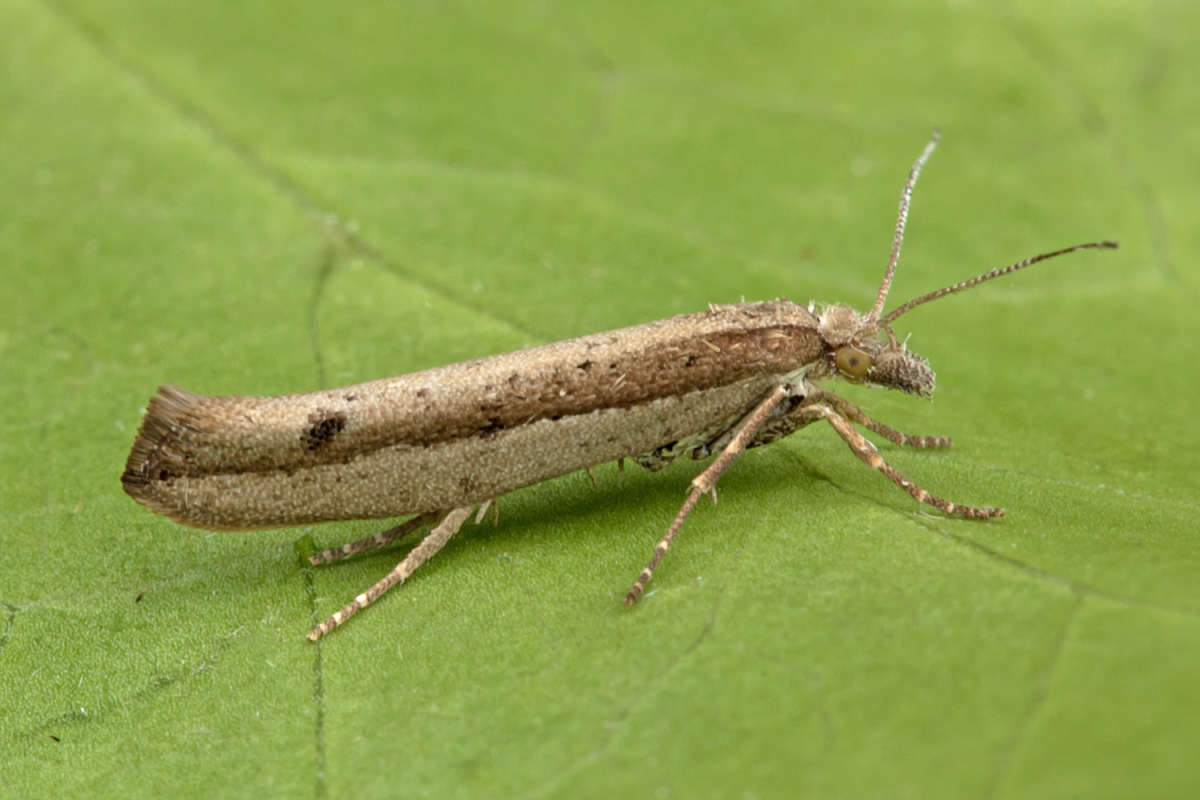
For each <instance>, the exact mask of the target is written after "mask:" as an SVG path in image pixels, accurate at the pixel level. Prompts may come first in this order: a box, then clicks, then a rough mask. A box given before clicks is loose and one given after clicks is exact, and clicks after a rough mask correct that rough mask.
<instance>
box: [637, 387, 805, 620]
mask: <svg viewBox="0 0 1200 800" xmlns="http://www.w3.org/2000/svg"><path fill="white" fill-rule="evenodd" d="M790 394H791V389H790V388H789V387H787V386H777V387H775V389H774V390H772V392H771V393H770V394H769V395H767V396H766V398H765V399H763V401H762V402H761V403H759V404H758V405H757V406H756V407H755V408H754V410H753V411H751V412H750V413H749V414H747V415H746V416H745V417H743V418H742V421H741V422H740V423H738V425H737V427H736V428H735V432H734V434H733V437H732V438H731V439H730V440H729V444H727V445H725V448H724V449H723V450H722V451H721V454H720V455H718V456H717V457H716V458H715V459H714V460H713V462H712V463H711V464H709V465H708V468H707V469H705V470H704V471H703V472H701V473H700V474H699V475H697V476H696V477H695V478H693V479H692V488H691V490H690V491H689V492H688V496H687V499H686V500H684V501H683V507H682V508H680V509H679V513H678V514H676V515H675V519H674V521H672V522H671V526H670V527H669V528H667V532H666V534H665V535H664V536H663V537H662V538H661V539H659V541H658V544H656V545H655V546H654V556H653V557H652V558H651V559H650V561H649V563H647V564H646V566H645V567H644V568H643V569H642V571H641V573H639V574H638V577H637V580H636V581H634V583H633V586H631V587H630V589H629V592H628V593H627V594H626V595H625V606H626V607H628V606H631V605H633V603H634V602H636V601H637V599H638V598H639V597H641V595H642V593H643V592H645V591H646V584H648V583H649V582H650V578H651V576H653V575H654V568H655V567H656V566H658V562H659V560H660V559H661V558H662V557H663V555H665V554H666V552H667V550H668V549H669V548H670V547H671V542H672V540H674V538H675V534H676V533H678V532H679V529H680V528H681V527H682V526H683V521H684V520H686V519H687V518H688V515H689V514H691V513H692V509H693V508H695V507H696V503H697V502H699V500H700V498H701V497H702V496H704V495H705V494H707V493H708V492H714V497H715V490H716V486H717V480H718V479H719V478H720V477H721V473H723V472H724V471H725V470H726V469H728V468H729V465H730V464H732V463H733V461H734V459H736V458H737V457H738V456H739V455H741V453H742V451H743V450H745V449H746V445H748V444H749V443H750V442H751V441H753V440H754V435H755V434H756V433H758V431H759V429H760V428H761V427H762V426H763V423H764V422H766V421H767V419H768V418H769V417H770V416H771V412H772V411H774V410H775V408H776V407H778V406H779V404H780V403H782V402H783V401H784V400H786V399H787V398H788V397H789V396H790Z"/></svg>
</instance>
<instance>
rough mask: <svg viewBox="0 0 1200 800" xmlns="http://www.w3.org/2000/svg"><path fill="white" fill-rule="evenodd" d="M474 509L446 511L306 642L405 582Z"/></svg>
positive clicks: (324, 632) (309, 634)
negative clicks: (376, 580) (390, 565)
mask: <svg viewBox="0 0 1200 800" xmlns="http://www.w3.org/2000/svg"><path fill="white" fill-rule="evenodd" d="M474 510H475V506H473V505H470V506H463V507H462V508H456V509H454V510H453V511H450V512H447V513H446V515H445V516H444V517H443V518H442V521H441V522H439V523H438V524H437V526H436V527H435V528H434V529H433V530H432V531H430V532H429V534H428V535H426V537H425V538H424V539H422V540H421V543H420V544H419V545H417V546H416V547H414V548H413V549H412V550H411V551H409V553H408V555H407V556H405V557H404V560H403V561H401V562H400V563H399V564H397V565H396V566H395V567H393V568H392V571H391V572H389V573H388V574H387V575H385V576H384V577H383V579H382V580H380V581H378V582H377V583H375V585H374V586H372V587H371V588H369V589H367V590H366V591H365V592H363V593H362V594H360V595H358V597H355V598H354V599H353V600H352V601H351V602H349V603H347V604H346V605H344V606H342V608H340V609H338V610H337V611H336V612H334V614H333V616H332V617H330V618H329V619H327V620H325V621H324V622H322V623H321V624H320V625H318V626H317V627H315V628H313V629H312V630H311V631H309V632H308V639H309V641H312V642H315V641H316V640H317V639H320V638H321V637H322V636H324V635H325V634H327V633H329V632H330V631H331V630H333V629H334V628H336V627H338V626H339V625H341V624H342V623H344V622H345V621H346V620H348V619H350V617H352V616H354V614H355V613H356V612H358V611H360V610H361V609H364V608H366V607H367V606H369V605H371V603H373V602H375V600H377V599H378V598H379V596H380V595H381V594H383V593H384V592H386V591H387V590H388V589H390V588H392V587H393V586H395V585H396V584H397V583H402V582H403V581H405V580H406V579H407V578H408V576H410V575H412V574H413V573H414V572H416V570H417V568H418V567H420V566H421V565H422V564H424V563H425V562H426V561H428V560H429V559H431V558H433V557H434V556H435V555H436V554H437V552H438V551H439V550H441V549H442V548H443V547H444V546H445V545H446V542H448V541H450V537H451V536H453V535H454V534H456V533H458V529H459V528H461V527H462V525H463V523H464V522H466V520H467V517H469V516H471V512H472V511H474ZM422 516H425V515H422ZM410 521H411V520H410ZM400 527H403V526H400Z"/></svg>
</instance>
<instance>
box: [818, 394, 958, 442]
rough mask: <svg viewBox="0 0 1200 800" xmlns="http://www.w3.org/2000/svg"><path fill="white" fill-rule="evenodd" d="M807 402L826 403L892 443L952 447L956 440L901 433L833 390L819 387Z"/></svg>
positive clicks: (946, 437) (945, 437)
mask: <svg viewBox="0 0 1200 800" xmlns="http://www.w3.org/2000/svg"><path fill="white" fill-rule="evenodd" d="M805 403H806V404H808V403H813V404H817V403H824V404H825V405H827V406H829V407H830V408H832V409H833V410H834V411H836V412H837V413H839V414H841V415H842V416H843V417H845V418H846V419H848V420H850V421H851V422H854V423H857V424H859V425H862V426H863V427H864V428H866V429H867V430H871V431H874V432H875V433H878V434H879V435H880V436H882V437H883V438H885V439H887V440H888V441H889V442H891V443H892V444H898V445H902V446H903V445H907V446H908V447H920V448H934V447H950V446H951V445H952V444H954V440H953V439H951V438H950V437H949V436H913V435H912V434H908V433H901V432H900V431H898V430H896V429H895V428H892V427H889V426H887V425H884V424H883V423H882V422H880V421H879V420H877V419H875V418H873V417H871V416H870V415H868V414H867V412H865V411H863V410H862V409H861V408H859V407H858V406H856V405H854V404H853V403H851V402H850V401H849V400H844V399H843V398H841V397H838V396H837V395H836V394H833V393H832V392H823V391H821V390H819V389H818V390H817V391H815V392H813V393H811V394H809V396H808V397H807V398H806V399H805Z"/></svg>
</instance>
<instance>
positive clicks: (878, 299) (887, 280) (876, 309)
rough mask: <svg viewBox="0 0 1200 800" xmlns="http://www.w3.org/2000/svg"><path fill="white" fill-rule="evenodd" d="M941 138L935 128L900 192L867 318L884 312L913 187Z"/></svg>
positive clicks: (898, 258) (902, 241) (877, 316)
mask: <svg viewBox="0 0 1200 800" xmlns="http://www.w3.org/2000/svg"><path fill="white" fill-rule="evenodd" d="M940 138H942V132H941V130H939V129H937V128H934V129H933V134H932V135H931V136H930V137H929V144H927V145H925V149H924V150H922V151H921V155H919V156H917V160H916V161H914V162H913V165H912V169H910V170H909V171H908V180H907V181H905V183H904V191H902V192H900V211H899V212H898V213H897V214H896V232H895V233H894V234H893V235H892V252H891V254H890V255H889V256H888V265H887V270H886V271H885V272H884V273H883V283H881V284H880V285H879V294H878V295H876V296H875V305H873V306H871V313H870V314H868V315H867V319H879V315H880V314H882V313H883V304H884V303H886V302H887V296H888V289H890V288H892V278H893V277H894V276H895V275H896V264H897V263H898V262H899V261H900V246H901V245H902V244H904V226H905V224H906V223H907V222H908V204H909V203H910V202H912V193H913V187H914V186H916V185H917V176H918V175H920V174H921V167H923V166H925V162H926V161H928V160H929V156H930V154H931V153H933V148H935V147H937V143H938V139H940Z"/></svg>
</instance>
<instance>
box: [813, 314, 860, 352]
mask: <svg viewBox="0 0 1200 800" xmlns="http://www.w3.org/2000/svg"><path fill="white" fill-rule="evenodd" d="M861 327H862V315H861V314H859V313H858V312H857V311H855V310H854V309H853V308H851V307H850V306H843V305H836V306H826V307H825V308H824V309H823V310H822V312H821V321H820V323H819V324H818V326H817V331H818V332H819V333H820V334H821V338H822V339H823V340H824V341H825V343H826V344H828V345H829V346H830V347H841V346H842V345H846V344H850V342H851V341H852V340H853V339H854V334H856V333H858V330H859V328H861Z"/></svg>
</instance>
